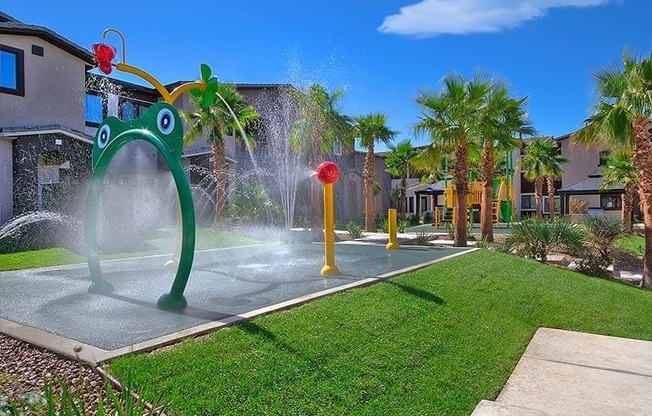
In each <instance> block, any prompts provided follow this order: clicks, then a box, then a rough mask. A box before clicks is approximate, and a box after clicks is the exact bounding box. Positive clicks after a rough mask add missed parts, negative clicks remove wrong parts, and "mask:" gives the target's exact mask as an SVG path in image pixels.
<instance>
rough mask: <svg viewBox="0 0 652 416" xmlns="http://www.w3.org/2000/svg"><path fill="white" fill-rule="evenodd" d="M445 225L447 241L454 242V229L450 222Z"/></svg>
mask: <svg viewBox="0 0 652 416" xmlns="http://www.w3.org/2000/svg"><path fill="white" fill-rule="evenodd" d="M444 224H446V235H447V236H448V239H449V240H454V239H455V227H453V223H452V222H445V223H444Z"/></svg>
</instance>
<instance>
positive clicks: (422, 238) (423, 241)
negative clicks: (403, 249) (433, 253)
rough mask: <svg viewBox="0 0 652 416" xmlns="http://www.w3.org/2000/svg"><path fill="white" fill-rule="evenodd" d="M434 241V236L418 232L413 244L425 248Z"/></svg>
mask: <svg viewBox="0 0 652 416" xmlns="http://www.w3.org/2000/svg"><path fill="white" fill-rule="evenodd" d="M433 239H434V235H432V234H430V233H427V232H425V231H419V232H418V233H417V237H416V238H415V239H414V244H416V245H418V246H427V245H428V242H429V241H430V240H433Z"/></svg>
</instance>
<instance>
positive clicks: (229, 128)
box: [181, 84, 259, 224]
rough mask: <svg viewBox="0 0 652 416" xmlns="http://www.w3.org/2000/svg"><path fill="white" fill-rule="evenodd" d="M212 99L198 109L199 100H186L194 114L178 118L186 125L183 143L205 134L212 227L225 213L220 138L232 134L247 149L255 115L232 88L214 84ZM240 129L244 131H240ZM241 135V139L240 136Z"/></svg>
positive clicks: (225, 168) (225, 175)
mask: <svg viewBox="0 0 652 416" xmlns="http://www.w3.org/2000/svg"><path fill="white" fill-rule="evenodd" d="M215 94H216V97H214V99H213V100H212V101H211V102H212V104H211V105H209V106H204V105H202V100H203V98H202V97H201V96H199V97H197V96H190V99H191V102H192V103H193V104H194V106H195V112H187V111H182V112H181V117H182V118H183V119H184V120H185V121H187V122H188V123H189V124H190V128H189V129H188V131H187V132H186V134H185V136H184V138H183V141H184V143H191V142H192V141H194V140H195V139H196V138H197V137H199V136H203V135H205V134H207V135H208V136H207V137H206V141H207V142H208V143H210V145H211V150H212V154H213V155H212V156H213V164H212V171H213V175H214V178H215V187H216V189H215V220H214V222H215V224H218V223H219V222H220V220H221V219H222V217H223V215H224V213H225V211H226V190H227V185H228V163H227V160H226V145H225V142H224V138H225V137H226V136H227V135H229V134H231V133H232V134H233V135H234V137H235V138H236V139H239V140H244V141H245V142H246V143H247V144H248V145H251V144H252V143H253V140H252V138H251V137H250V136H249V135H247V133H246V132H245V130H246V128H247V127H250V126H252V124H253V123H254V121H255V120H257V119H258V117H259V115H258V113H257V112H256V110H254V108H253V107H251V106H250V105H248V104H247V103H246V102H245V101H244V99H243V98H242V96H241V95H240V93H238V91H237V90H236V89H235V86H233V85H228V84H217V88H216V92H215ZM241 127H242V128H243V129H244V130H241ZM243 133H244V135H243Z"/></svg>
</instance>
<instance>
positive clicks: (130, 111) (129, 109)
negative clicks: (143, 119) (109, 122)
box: [120, 101, 138, 121]
mask: <svg viewBox="0 0 652 416" xmlns="http://www.w3.org/2000/svg"><path fill="white" fill-rule="evenodd" d="M137 111H138V107H137V106H136V104H135V103H134V102H132V101H124V102H123V103H122V106H120V118H121V119H122V121H130V120H134V119H136V118H138V112H137Z"/></svg>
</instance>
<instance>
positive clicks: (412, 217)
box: [408, 215, 419, 225]
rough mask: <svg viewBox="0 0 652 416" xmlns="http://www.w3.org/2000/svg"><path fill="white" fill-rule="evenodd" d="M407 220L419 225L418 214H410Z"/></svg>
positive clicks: (411, 223)
mask: <svg viewBox="0 0 652 416" xmlns="http://www.w3.org/2000/svg"><path fill="white" fill-rule="evenodd" d="M408 221H410V225H419V216H418V215H410V216H409V217H408Z"/></svg>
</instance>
